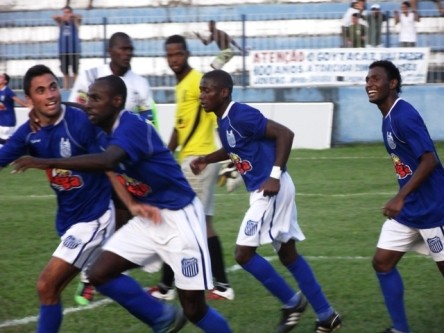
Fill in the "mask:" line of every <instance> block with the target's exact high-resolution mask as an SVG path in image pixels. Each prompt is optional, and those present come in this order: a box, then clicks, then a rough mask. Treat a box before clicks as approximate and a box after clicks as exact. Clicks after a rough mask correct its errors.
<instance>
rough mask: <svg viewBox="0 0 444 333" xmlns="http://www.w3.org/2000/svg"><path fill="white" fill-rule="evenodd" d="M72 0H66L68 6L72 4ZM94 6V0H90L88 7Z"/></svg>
mask: <svg viewBox="0 0 444 333" xmlns="http://www.w3.org/2000/svg"><path fill="white" fill-rule="evenodd" d="M70 3H71V0H66V6H70ZM92 8H93V0H88V6H87V7H86V9H92Z"/></svg>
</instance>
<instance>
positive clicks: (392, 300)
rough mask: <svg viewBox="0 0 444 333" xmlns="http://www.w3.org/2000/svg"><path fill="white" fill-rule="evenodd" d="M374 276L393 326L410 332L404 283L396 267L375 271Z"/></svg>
mask: <svg viewBox="0 0 444 333" xmlns="http://www.w3.org/2000/svg"><path fill="white" fill-rule="evenodd" d="M376 276H377V277H378V279H379V285H380V286H381V291H382V295H383V296H384V301H385V306H386V307H387V311H388V313H389V315H390V318H391V320H392V323H393V328H395V329H397V330H398V331H401V332H410V330H409V325H408V323H407V315H406V312H405V307H404V285H403V283H402V278H401V275H400V274H399V272H398V269H397V268H396V267H395V268H393V269H392V270H391V271H390V272H387V273H381V272H376Z"/></svg>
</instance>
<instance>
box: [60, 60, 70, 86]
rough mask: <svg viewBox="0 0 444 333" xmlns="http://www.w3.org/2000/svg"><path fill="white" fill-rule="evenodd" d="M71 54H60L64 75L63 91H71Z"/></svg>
mask: <svg viewBox="0 0 444 333" xmlns="http://www.w3.org/2000/svg"><path fill="white" fill-rule="evenodd" d="M68 65H69V54H60V71H61V72H62V74H63V89H69V68H68Z"/></svg>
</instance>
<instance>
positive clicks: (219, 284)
mask: <svg viewBox="0 0 444 333" xmlns="http://www.w3.org/2000/svg"><path fill="white" fill-rule="evenodd" d="M165 51H166V58H167V61H168V65H169V66H170V68H171V70H172V71H173V72H174V74H175V75H176V79H177V85H176V121H175V124H174V128H173V131H172V134H171V137H170V141H169V143H168V149H170V150H171V151H172V152H174V151H176V149H177V148H178V147H180V151H179V154H178V158H179V162H180V163H181V167H182V171H183V173H184V174H185V177H186V178H187V180H188V182H189V183H190V185H191V187H192V188H193V190H194V191H196V193H197V195H198V196H199V199H200V200H201V201H202V203H203V205H204V209H205V221H206V227H207V237H208V248H209V250H210V257H211V270H212V272H213V276H214V279H215V283H214V284H215V288H214V289H213V290H212V291H211V292H210V293H209V294H208V297H209V298H210V299H223V300H233V299H234V290H233V288H231V287H230V284H229V283H228V279H227V275H226V273H225V265H224V260H223V252H222V245H221V242H220V240H219V237H218V235H217V233H216V230H215V229H214V227H213V215H214V189H215V185H216V180H217V176H218V172H219V169H220V165H219V164H213V165H212V166H211V167H210V168H207V169H206V170H205V172H202V174H200V175H194V174H193V173H192V172H191V169H190V161H191V160H193V159H194V158H196V157H197V156H199V155H203V154H207V153H210V152H212V151H213V150H215V149H216V148H217V146H216V117H215V116H214V114H212V113H206V112H205V111H203V109H202V107H201V105H200V101H199V82H200V79H201V77H202V74H201V73H200V72H198V71H196V70H195V69H193V68H191V67H190V65H189V63H188V57H189V55H190V52H189V51H188V47H187V43H186V40H185V38H184V37H183V36H179V35H173V36H170V37H168V38H167V40H166V41H165ZM173 280H174V274H173V271H172V270H171V268H170V267H168V266H167V265H165V266H164V267H163V272H162V280H161V281H160V283H159V284H158V285H157V286H155V287H152V288H150V289H149V291H150V292H151V294H152V295H153V296H154V297H157V298H160V299H165V300H171V299H173V298H174V288H173Z"/></svg>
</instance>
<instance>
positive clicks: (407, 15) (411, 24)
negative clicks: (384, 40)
mask: <svg viewBox="0 0 444 333" xmlns="http://www.w3.org/2000/svg"><path fill="white" fill-rule="evenodd" d="M394 16H395V24H398V23H399V45H400V46H402V47H414V46H416V22H419V20H420V19H419V15H418V12H417V11H416V10H411V5H410V2H408V1H404V2H403V3H402V4H401V14H399V12H398V11H397V10H395V12H394Z"/></svg>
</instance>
